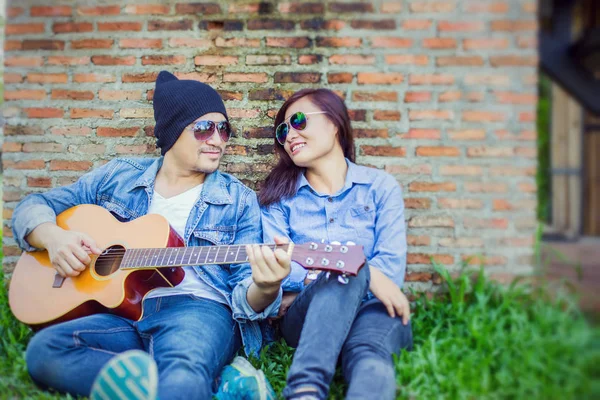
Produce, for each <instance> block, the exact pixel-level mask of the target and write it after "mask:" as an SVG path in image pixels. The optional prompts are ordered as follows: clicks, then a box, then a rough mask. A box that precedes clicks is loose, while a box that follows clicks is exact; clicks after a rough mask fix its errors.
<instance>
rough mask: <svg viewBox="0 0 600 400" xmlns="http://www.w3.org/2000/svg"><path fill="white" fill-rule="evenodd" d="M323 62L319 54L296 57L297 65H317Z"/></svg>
mask: <svg viewBox="0 0 600 400" xmlns="http://www.w3.org/2000/svg"><path fill="white" fill-rule="evenodd" d="M321 61H323V56H322V55H320V54H302V55H299V56H298V64H299V65H310V64H318V63H320V62H321Z"/></svg>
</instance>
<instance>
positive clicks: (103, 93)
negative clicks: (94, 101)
mask: <svg viewBox="0 0 600 400" xmlns="http://www.w3.org/2000/svg"><path fill="white" fill-rule="evenodd" d="M141 97H142V92H141V90H108V89H102V90H100V91H99V92H98V98H99V99H100V100H110V101H120V100H140V99H141Z"/></svg>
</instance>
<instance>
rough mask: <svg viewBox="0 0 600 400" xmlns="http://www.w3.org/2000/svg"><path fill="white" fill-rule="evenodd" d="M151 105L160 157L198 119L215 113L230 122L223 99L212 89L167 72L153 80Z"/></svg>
mask: <svg viewBox="0 0 600 400" xmlns="http://www.w3.org/2000/svg"><path fill="white" fill-rule="evenodd" d="M153 105H154V119H155V120H156V126H155V127H154V135H155V136H156V138H157V141H156V145H157V146H158V147H160V153H161V154H162V155H164V154H165V153H166V152H167V151H169V149H170V148H171V147H172V146H173V145H174V144H175V142H176V141H177V139H179V135H181V132H183V129H184V128H185V127H186V126H188V125H189V124H191V123H192V122H194V121H195V120H196V119H198V117H201V116H202V115H204V114H208V113H211V112H217V113H221V114H223V115H224V116H225V118H227V120H229V118H228V117H227V111H225V104H223V99H221V96H220V95H219V93H217V91H216V90H215V89H213V88H212V87H210V86H208V85H207V84H205V83H202V82H198V81H192V80H179V79H177V77H176V76H175V75H173V74H171V73H170V72H167V71H161V72H160V73H159V74H158V77H157V78H156V88H155V89H154V99H153Z"/></svg>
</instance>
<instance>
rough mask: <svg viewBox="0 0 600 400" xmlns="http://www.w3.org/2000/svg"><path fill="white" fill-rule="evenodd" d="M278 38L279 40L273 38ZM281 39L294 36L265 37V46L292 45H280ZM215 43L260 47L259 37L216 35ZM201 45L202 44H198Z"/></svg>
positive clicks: (304, 39)
mask: <svg viewBox="0 0 600 400" xmlns="http://www.w3.org/2000/svg"><path fill="white" fill-rule="evenodd" d="M273 39H280V40H281V41H277V40H275V41H274V40H273ZM283 39H287V40H290V41H291V40H292V39H296V38H267V46H271V47H292V46H285V45H281V43H282V41H283ZM300 39H302V41H306V42H307V43H310V40H309V39H308V38H300ZM196 40H197V39H196ZM274 42H275V43H277V44H278V45H274V44H273V43H274ZM215 45H216V46H217V47H260V39H248V38H222V37H218V38H216V39H215ZM307 45H308V44H307ZM307 45H303V46H298V47H306V46H307ZM200 47H203V46H200Z"/></svg>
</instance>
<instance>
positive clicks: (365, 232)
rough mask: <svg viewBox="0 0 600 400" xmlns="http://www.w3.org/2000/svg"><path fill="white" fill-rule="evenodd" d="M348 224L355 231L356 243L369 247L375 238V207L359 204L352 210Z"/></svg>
mask: <svg viewBox="0 0 600 400" xmlns="http://www.w3.org/2000/svg"><path fill="white" fill-rule="evenodd" d="M348 219H349V221H348V224H349V225H350V226H352V228H353V229H354V235H355V238H356V241H355V243H358V244H362V245H364V246H365V247H368V246H370V245H371V244H372V242H373V239H374V236H375V207H374V206H373V205H371V204H359V205H355V206H353V207H351V208H350V213H349V218H348Z"/></svg>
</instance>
